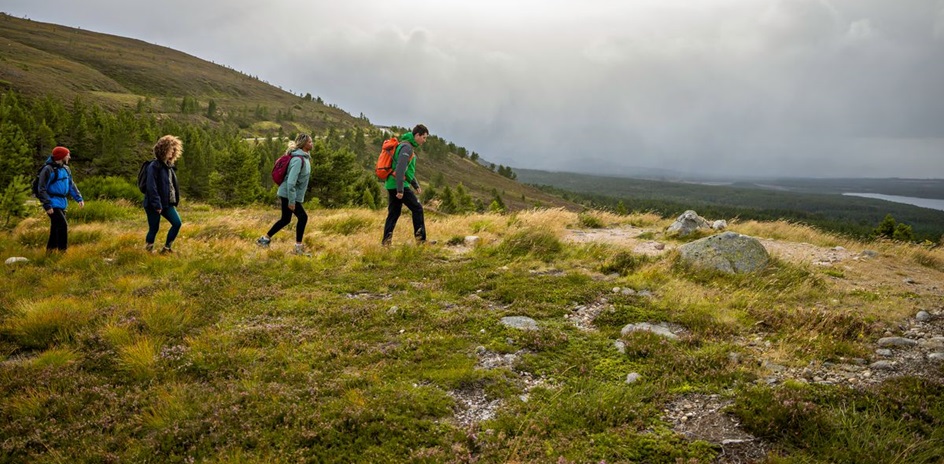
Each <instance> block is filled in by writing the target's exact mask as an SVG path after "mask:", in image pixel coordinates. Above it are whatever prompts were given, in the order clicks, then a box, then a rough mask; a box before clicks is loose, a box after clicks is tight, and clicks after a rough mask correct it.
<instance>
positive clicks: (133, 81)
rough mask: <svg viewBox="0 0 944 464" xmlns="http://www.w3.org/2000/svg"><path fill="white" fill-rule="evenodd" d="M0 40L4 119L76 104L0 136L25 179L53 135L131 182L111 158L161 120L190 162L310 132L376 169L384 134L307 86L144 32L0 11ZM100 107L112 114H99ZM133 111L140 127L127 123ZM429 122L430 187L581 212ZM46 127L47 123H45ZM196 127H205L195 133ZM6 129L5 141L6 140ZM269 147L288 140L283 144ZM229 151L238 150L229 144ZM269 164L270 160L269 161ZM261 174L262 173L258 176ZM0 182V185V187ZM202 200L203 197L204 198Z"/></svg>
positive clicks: (86, 166)
mask: <svg viewBox="0 0 944 464" xmlns="http://www.w3.org/2000/svg"><path fill="white" fill-rule="evenodd" d="M0 39H2V42H3V52H2V53H0V89H3V90H6V91H13V92H16V93H17V94H18V95H20V96H22V98H24V99H26V100H29V104H26V105H22V106H24V107H26V109H18V110H16V111H13V110H11V111H10V115H9V116H3V117H0V123H2V122H3V121H4V120H5V119H6V118H7V117H11V118H13V117H15V116H16V115H17V114H18V112H19V111H28V110H29V109H30V108H29V107H30V106H31V105H32V106H34V107H40V108H41V110H42V111H39V110H37V111H35V112H36V113H38V114H44V115H45V114H46V113H47V112H49V111H48V108H49V107H54V106H56V105H61V104H63V103H65V104H66V105H68V106H69V107H70V108H71V111H70V112H69V113H67V114H62V113H63V112H55V114H56V116H52V115H50V116H49V117H50V118H54V119H62V120H64V119H66V118H74V120H72V121H69V124H61V126H62V127H59V126H57V125H56V124H55V122H59V123H63V121H51V120H50V121H42V120H38V121H32V122H30V123H29V124H26V123H24V122H22V121H14V122H15V123H16V124H18V125H19V126H22V127H21V130H23V131H25V133H24V134H22V137H20V136H17V137H14V136H13V135H16V134H4V133H0V143H9V144H10V145H18V144H20V143H23V141H24V140H23V139H25V141H26V142H27V143H26V145H28V148H25V149H24V150H27V151H29V150H31V151H33V152H34V153H33V154H32V162H31V163H23V164H32V165H33V166H32V167H31V166H25V167H23V168H22V172H21V173H20V174H22V175H27V176H30V175H33V173H34V172H35V166H38V165H39V164H40V163H41V162H42V160H44V159H45V158H46V156H48V149H49V148H51V147H50V146H49V145H50V143H60V144H67V145H70V148H72V149H73V151H74V152H75V153H74V156H73V158H74V159H73V161H74V162H75V165H76V167H77V168H79V169H80V170H81V171H82V172H83V173H85V174H86V176H88V175H98V176H108V175H121V176H124V177H126V178H127V177H128V176H129V173H130V172H131V170H133V169H136V167H137V165H138V164H139V163H127V164H126V165H124V166H116V165H115V163H114V162H110V161H107V160H127V159H129V158H131V159H137V158H138V157H140V156H147V155H146V154H147V153H148V152H149V151H150V148H151V146H152V145H153V143H154V142H153V139H152V137H154V135H153V134H151V132H153V131H154V130H155V127H156V126H160V127H167V126H171V125H170V124H168V123H167V121H174V122H175V123H177V124H176V126H175V127H176V128H177V129H176V130H177V132H178V133H177V134H176V135H179V136H182V137H183V138H184V142H185V152H186V153H187V155H185V157H184V159H183V163H184V164H185V165H186V163H188V160H194V159H195V158H194V155H198V156H200V155H203V154H204V153H205V152H207V151H211V150H209V149H207V148H205V147H204V146H205V145H208V144H212V145H214V146H215V147H214V150H215V151H217V152H219V151H223V148H219V147H221V146H226V145H227V144H228V142H229V141H228V140H226V141H218V140H212V141H211V143H208V139H219V138H223V137H233V136H238V137H241V138H242V139H243V140H244V141H245V143H246V144H247V145H255V144H258V143H260V141H264V140H269V139H271V138H273V137H282V136H291V135H294V134H297V133H299V132H306V133H310V134H313V135H314V136H316V137H318V138H328V139H332V140H331V141H330V142H329V144H332V145H333V146H338V145H343V146H344V147H345V148H347V149H350V150H351V151H352V152H353V153H354V155H355V156H356V158H357V162H358V165H359V166H360V167H361V168H363V170H364V172H365V173H367V172H370V173H372V172H373V167H374V162H375V161H376V157H377V154H378V153H379V151H380V145H381V142H382V140H383V138H384V137H386V136H388V135H387V134H386V133H384V132H383V131H381V129H379V128H377V127H375V126H374V125H372V124H371V123H370V121H369V120H368V119H367V118H366V117H354V116H351V115H350V114H348V113H347V112H346V111H344V110H343V109H341V108H338V107H337V106H336V105H332V104H329V103H326V102H324V101H323V100H322V99H321V98H320V97H318V96H312V95H311V94H310V93H308V94H305V95H304V96H300V95H294V94H292V93H291V92H288V91H285V90H283V89H281V88H278V87H276V86H273V85H271V84H269V83H266V82H263V81H260V80H259V79H257V78H255V77H253V76H252V75H251V72H252V71H251V70H234V69H231V68H227V67H225V66H222V65H219V64H215V63H211V62H208V61H205V60H202V59H200V58H197V57H194V56H191V55H188V54H186V53H182V52H180V51H176V50H173V49H170V48H167V47H162V46H159V45H154V44H149V43H146V42H143V41H140V40H135V39H131V38H125V37H118V36H114V35H109V34H102V33H98V32H93V31H86V30H82V29H76V28H71V27H66V26H61V25H56V24H48V23H42V22H37V21H31V20H26V19H20V18H15V17H12V16H9V15H6V14H0ZM47 100H51V101H52V102H54V103H49V102H48V101H47ZM77 108H81V110H79V109H77ZM90 108H91V109H90ZM99 108H102V109H103V111H105V112H108V113H109V115H108V116H106V117H100V115H99V114H98V113H99V111H98V109H99ZM86 113H87V114H86ZM114 115H117V116H114ZM112 119H114V120H115V121H112ZM135 119H136V120H137V124H134V123H132V122H129V121H128V120H132V121H133V120H135ZM103 121H104V122H103ZM93 122H94V123H93ZM425 123H426V124H427V125H428V126H429V128H430V130H431V131H432V135H433V137H431V142H430V143H427V145H426V146H424V147H421V149H420V150H419V155H418V156H420V159H421V160H422V162H421V164H420V166H419V168H418V173H417V174H418V176H419V178H420V180H421V181H422V182H423V183H424V184H426V185H428V182H429V181H430V180H431V179H433V178H434V177H435V178H437V179H438V180H439V184H440V185H439V187H440V188H441V187H442V186H443V185H449V186H451V188H452V189H455V187H456V186H457V185H458V184H459V183H462V184H463V185H464V186H465V188H466V190H467V193H468V194H469V195H471V196H472V198H473V199H475V200H477V201H478V202H479V204H481V205H483V209H484V208H487V207H488V206H489V204H490V202H492V201H493V200H494V199H495V196H496V194H497V195H499V196H501V198H502V200H503V202H504V204H505V206H506V207H507V208H508V209H511V210H519V209H526V208H530V207H533V206H535V205H543V206H563V207H566V208H569V209H573V210H576V209H579V208H580V207H579V206H578V205H576V204H574V203H572V202H570V201H567V200H564V199H562V198H561V197H560V196H557V195H553V194H549V193H545V192H542V191H540V190H538V189H535V188H532V187H529V186H525V185H523V184H520V183H518V182H514V181H512V180H510V179H508V178H507V177H504V176H501V175H499V174H498V173H496V172H493V171H492V170H490V169H488V168H485V167H483V166H480V165H478V164H477V163H474V162H472V161H471V160H470V159H469V155H468V153H469V152H470V151H472V150H474V148H475V147H471V149H472V150H470V149H466V148H465V147H457V146H455V144H451V143H449V142H448V141H446V140H443V139H441V138H439V137H437V136H436V122H435V121H425ZM46 124H48V125H49V126H50V127H52V129H50V128H49V127H46V128H45V129H44V126H45V125H46ZM193 128H199V130H200V131H202V132H207V133H209V135H199V136H198V135H192V134H191V132H194V131H193V130H192V129H193ZM403 130H405V129H403V128H400V129H398V131H403ZM116 134H117V135H116ZM220 134H222V135H220ZM7 137H9V138H10V139H11V141H7V140H3V139H5V138H7ZM122 137H123V138H122ZM276 145H280V146H281V148H284V145H285V143H284V141H283V142H280V143H279V144H276ZM76 148H78V149H76ZM83 148H84V149H83ZM195 148H196V149H195ZM266 149H267V150H268V152H267V153H266V154H265V156H266V157H272V158H273V159H274V157H277V155H278V153H277V151H278V150H276V149H275V147H271V149H270V147H268V146H267V147H266ZM226 151H229V152H232V151H233V150H232V148H231V147H227V148H226ZM206 156H207V157H209V155H206ZM214 156H215V157H217V158H219V157H221V156H223V155H220V154H215V155H214ZM268 162H269V164H268V167H271V160H270V161H268ZM197 164H198V165H200V166H204V167H207V168H208V169H215V167H213V168H210V167H211V166H216V165H220V164H225V163H223V162H218V161H214V160H213V159H207V160H199V162H198V163H197ZM261 164H262V165H265V163H261ZM185 167H186V168H188V169H191V167H190V166H185ZM263 167H265V166H263ZM263 171H264V169H263ZM135 172H136V171H135ZM224 174H225V173H224ZM182 175H184V176H186V175H187V174H186V173H183V174H182ZM201 176H202V177H207V176H208V175H206V174H203V173H201ZM267 176H268V174H267V173H266V172H262V173H261V175H260V176H258V177H260V178H263V179H264V178H265V177H267ZM5 187H6V185H0V191H2V190H3V188H5ZM261 187H263V188H269V187H270V185H268V184H263V185H262V186H261ZM183 190H184V194H185V195H186V194H190V195H191V196H196V195H198V194H204V193H205V192H204V191H205V190H206V189H205V188H201V189H196V188H190V189H188V186H184V187H183ZM378 193H381V194H382V192H378ZM375 196H376V195H375ZM200 199H201V200H204V201H206V200H208V197H207V196H204V197H202V198H200Z"/></svg>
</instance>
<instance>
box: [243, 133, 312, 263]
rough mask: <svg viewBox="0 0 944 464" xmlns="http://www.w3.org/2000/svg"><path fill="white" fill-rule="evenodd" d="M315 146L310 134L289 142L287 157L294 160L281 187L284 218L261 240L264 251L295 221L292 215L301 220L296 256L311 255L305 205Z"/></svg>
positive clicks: (297, 234)
mask: <svg viewBox="0 0 944 464" xmlns="http://www.w3.org/2000/svg"><path fill="white" fill-rule="evenodd" d="M313 146H314V144H313V143H312V141H311V136H310V135H308V134H299V135H298V137H295V141H294V142H289V144H288V150H286V151H285V153H286V154H289V155H291V156H292V159H291V161H289V163H288V170H287V172H286V174H285V180H284V181H283V182H282V185H279V191H278V196H279V201H280V202H281V203H282V217H280V218H279V220H278V221H276V222H275V224H272V227H271V228H269V232H268V233H266V234H265V235H263V236H262V237H259V239H258V240H256V243H257V244H259V246H261V247H268V246H269V244H270V243H272V237H273V236H274V235H275V234H276V232H278V231H280V230H282V228H283V227H285V226H287V225H288V224H289V223H290V222H291V221H292V215H293V214H294V215H295V217H297V218H298V224H297V225H296V226H295V254H298V255H307V254H308V253H306V252H305V246H304V245H303V244H302V238H303V237H304V236H305V226H306V225H307V224H308V214H307V213H305V208H304V207H303V206H302V203H304V202H305V192H307V191H308V181H309V179H311V154H310V153H311V149H312V147H313Z"/></svg>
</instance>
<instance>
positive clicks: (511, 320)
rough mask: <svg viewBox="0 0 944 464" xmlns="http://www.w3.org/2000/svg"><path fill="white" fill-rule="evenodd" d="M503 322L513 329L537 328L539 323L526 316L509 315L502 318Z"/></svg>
mask: <svg viewBox="0 0 944 464" xmlns="http://www.w3.org/2000/svg"><path fill="white" fill-rule="evenodd" d="M501 323H502V324H504V325H506V326H508V327H511V328H513V329H521V330H537V329H538V323H537V321H535V320H534V319H531V318H530V317H525V316H508V317H503V318H501Z"/></svg>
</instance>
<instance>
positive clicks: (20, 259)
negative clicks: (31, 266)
mask: <svg viewBox="0 0 944 464" xmlns="http://www.w3.org/2000/svg"><path fill="white" fill-rule="evenodd" d="M28 262H29V260H28V259H26V258H24V257H22V256H13V257H11V258H7V260H6V261H4V264H15V263H28Z"/></svg>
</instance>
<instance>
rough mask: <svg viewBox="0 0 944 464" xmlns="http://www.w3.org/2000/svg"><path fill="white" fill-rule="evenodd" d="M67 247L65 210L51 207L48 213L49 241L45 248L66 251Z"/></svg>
mask: <svg viewBox="0 0 944 464" xmlns="http://www.w3.org/2000/svg"><path fill="white" fill-rule="evenodd" d="M68 247H69V223H68V222H66V211H65V210H64V209H59V208H53V209H52V214H50V215H49V241H48V242H46V250H59V251H66V248H68Z"/></svg>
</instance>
